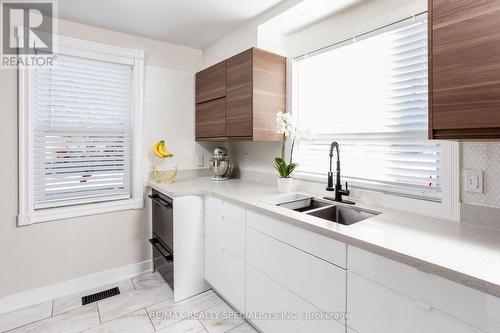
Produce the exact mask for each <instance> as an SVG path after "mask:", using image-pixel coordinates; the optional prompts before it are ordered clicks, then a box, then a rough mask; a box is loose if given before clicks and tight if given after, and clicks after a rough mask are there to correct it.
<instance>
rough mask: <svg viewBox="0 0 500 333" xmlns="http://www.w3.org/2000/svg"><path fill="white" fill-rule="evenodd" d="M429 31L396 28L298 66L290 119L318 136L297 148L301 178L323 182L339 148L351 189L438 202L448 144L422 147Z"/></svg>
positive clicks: (419, 24)
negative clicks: (331, 156)
mask: <svg viewBox="0 0 500 333" xmlns="http://www.w3.org/2000/svg"><path fill="white" fill-rule="evenodd" d="M426 27H427V25H426V22H425V21H424V20H423V19H417V20H409V21H405V22H402V23H401V22H400V23H398V24H395V25H392V26H390V27H386V28H384V29H383V31H382V32H381V31H378V32H376V33H371V34H369V35H365V36H363V38H358V39H357V40H354V41H352V40H349V41H347V42H343V43H340V44H338V45H336V46H335V47H330V48H329V49H326V50H323V51H320V52H317V53H316V54H313V55H310V56H303V57H301V58H297V59H296V61H295V63H294V92H295V93H296V97H295V98H296V99H295V101H294V103H295V104H294V113H295V116H296V117H297V121H298V124H299V125H300V126H301V127H302V128H308V129H311V130H312V131H313V132H314V133H315V134H316V138H315V140H314V141H312V142H308V143H302V144H301V145H300V146H299V147H298V148H297V154H296V162H298V163H299V164H300V168H299V172H300V173H301V174H302V175H303V176H306V177H307V176H309V177H311V176H314V175H322V176H323V175H325V174H326V172H327V171H328V150H329V146H330V143H331V142H332V141H338V142H339V144H340V155H341V167H342V176H343V177H345V178H347V179H348V180H349V181H351V182H352V184H353V185H354V187H357V188H358V189H368V190H375V191H378V192H383V193H387V194H391V195H397V196H400V197H411V198H414V199H419V200H426V201H432V202H437V203H440V202H442V201H443V197H444V195H443V191H444V184H445V183H446V184H448V181H445V180H444V177H445V175H444V171H443V170H444V160H445V156H447V155H448V151H449V148H450V144H449V143H446V142H442V141H429V140H427V128H428V123H427V122H428V120H427V103H428V99H427V95H428V90H427V89H428V88H427V28H426ZM334 167H335V164H334Z"/></svg>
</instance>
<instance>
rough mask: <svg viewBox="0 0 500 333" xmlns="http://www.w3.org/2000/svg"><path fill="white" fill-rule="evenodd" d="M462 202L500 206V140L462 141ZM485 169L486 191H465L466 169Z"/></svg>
mask: <svg viewBox="0 0 500 333" xmlns="http://www.w3.org/2000/svg"><path fill="white" fill-rule="evenodd" d="M461 146H462V148H461V149H462V162H461V171H462V178H461V179H462V184H461V185H462V186H461V192H462V193H461V198H462V202H463V203H466V204H472V205H480V206H487V207H494V208H500V142H464V143H462V145H461ZM465 169H475V170H483V171H484V193H469V192H465V189H464V186H463V184H464V183H463V182H464V170H465Z"/></svg>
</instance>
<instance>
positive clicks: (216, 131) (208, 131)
mask: <svg viewBox="0 0 500 333" xmlns="http://www.w3.org/2000/svg"><path fill="white" fill-rule="evenodd" d="M225 119H226V99H225V98H219V99H216V100H212V101H208V102H205V103H200V104H196V139H209V138H221V137H225V136H226V120H225Z"/></svg>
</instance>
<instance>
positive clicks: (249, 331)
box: [227, 323, 258, 333]
mask: <svg viewBox="0 0 500 333" xmlns="http://www.w3.org/2000/svg"><path fill="white" fill-rule="evenodd" d="M227 333H258V331H257V330H256V329H255V328H253V327H252V325H250V324H249V323H244V324H241V325H240V326H237V327H235V328H233V329H232V330H230V331H228V332H227Z"/></svg>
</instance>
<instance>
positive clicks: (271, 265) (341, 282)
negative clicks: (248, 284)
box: [246, 229, 347, 318]
mask: <svg viewBox="0 0 500 333" xmlns="http://www.w3.org/2000/svg"><path fill="white" fill-rule="evenodd" d="M246 259H247V260H246V263H247V264H249V265H251V266H253V267H255V268H257V269H258V270H260V271H261V272H264V273H265V274H266V275H268V276H269V277H271V278H272V279H274V280H275V281H278V282H279V283H280V284H281V285H283V286H284V287H285V288H287V289H288V290H290V291H292V292H293V293H295V294H297V295H299V296H300V297H302V298H304V299H305V300H307V301H308V302H310V303H311V304H313V305H314V306H316V307H318V308H319V309H321V310H323V311H326V312H330V313H340V314H341V316H339V318H341V317H343V314H344V313H345V310H346V308H345V307H346V301H345V300H346V278H347V276H346V270H345V269H342V268H340V267H337V266H335V265H332V264H330V263H329V262H326V261H324V260H322V259H319V258H317V257H314V256H312V255H310V254H308V253H305V252H303V251H301V250H298V249H296V248H294V247H292V246H290V245H288V244H285V243H283V242H280V241H278V240H276V239H274V238H271V237H269V236H267V235H264V234H262V233H260V232H258V231H255V230H252V229H247V233H246Z"/></svg>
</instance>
